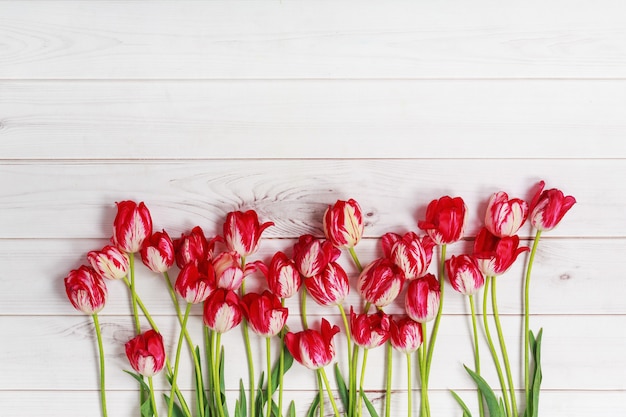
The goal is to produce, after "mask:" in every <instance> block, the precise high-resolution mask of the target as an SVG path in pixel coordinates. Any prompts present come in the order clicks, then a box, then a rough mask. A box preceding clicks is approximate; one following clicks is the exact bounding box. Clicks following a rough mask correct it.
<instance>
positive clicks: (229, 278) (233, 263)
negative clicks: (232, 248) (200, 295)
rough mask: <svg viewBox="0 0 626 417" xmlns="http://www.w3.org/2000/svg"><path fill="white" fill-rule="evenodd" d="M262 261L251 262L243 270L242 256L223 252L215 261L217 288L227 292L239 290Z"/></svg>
mask: <svg viewBox="0 0 626 417" xmlns="http://www.w3.org/2000/svg"><path fill="white" fill-rule="evenodd" d="M259 263H260V261H257V262H250V263H248V264H246V265H245V267H244V268H243V269H242V268H241V256H240V255H239V254H238V253H237V252H222V253H220V254H219V255H217V256H216V257H215V259H214V260H213V267H214V268H215V277H216V279H217V286H218V287H219V288H224V289H227V290H238V289H239V287H241V283H242V282H243V280H244V278H245V277H247V276H248V275H250V274H252V273H254V272H255V271H256V270H257V268H258V264H259Z"/></svg>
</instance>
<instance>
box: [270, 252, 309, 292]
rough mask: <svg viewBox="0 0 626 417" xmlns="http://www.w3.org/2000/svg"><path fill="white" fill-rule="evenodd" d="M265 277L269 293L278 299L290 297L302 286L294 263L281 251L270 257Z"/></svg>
mask: <svg viewBox="0 0 626 417" xmlns="http://www.w3.org/2000/svg"><path fill="white" fill-rule="evenodd" d="M265 276H266V279H267V286H268V287H269V289H270V291H271V292H273V293H274V294H276V296H278V297H279V298H290V297H292V296H293V295H295V294H296V293H297V292H298V290H300V286H301V285H302V278H301V277H300V273H299V272H298V268H297V267H296V264H295V262H294V261H293V260H292V259H289V258H288V257H287V255H286V254H285V253H284V252H281V251H278V252H276V253H275V254H274V256H273V257H272V260H271V262H270V266H269V269H268V271H267V273H266V274H265Z"/></svg>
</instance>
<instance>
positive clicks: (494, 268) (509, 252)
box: [474, 227, 528, 276]
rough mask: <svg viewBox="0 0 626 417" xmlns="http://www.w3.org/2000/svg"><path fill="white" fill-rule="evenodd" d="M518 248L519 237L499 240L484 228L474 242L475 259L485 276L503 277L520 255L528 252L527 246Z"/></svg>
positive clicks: (506, 237) (507, 237)
mask: <svg viewBox="0 0 626 417" xmlns="http://www.w3.org/2000/svg"><path fill="white" fill-rule="evenodd" d="M518 246H519V236H517V235H516V236H505V237H502V238H499V237H496V236H494V235H492V234H491V233H490V232H489V230H487V228H485V227H483V228H482V229H481V230H480V232H478V235H476V240H475V241H474V257H475V258H476V260H477V262H478V266H479V267H480V270H481V271H482V273H483V274H484V275H485V276H497V275H502V274H503V273H505V272H506V271H507V270H508V269H509V268H510V267H511V265H513V263H514V262H515V260H516V259H517V257H518V256H519V255H520V254H522V253H523V252H525V251H527V250H528V247H526V246H524V247H521V248H520V247H518Z"/></svg>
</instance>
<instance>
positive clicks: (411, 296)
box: [404, 273, 441, 323]
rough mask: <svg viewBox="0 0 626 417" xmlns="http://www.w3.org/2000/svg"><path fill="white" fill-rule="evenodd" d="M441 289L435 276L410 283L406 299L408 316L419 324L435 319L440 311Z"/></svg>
mask: <svg viewBox="0 0 626 417" xmlns="http://www.w3.org/2000/svg"><path fill="white" fill-rule="evenodd" d="M440 296H441V288H440V286H439V281H437V278H435V276H434V275H433V274H430V273H428V274H426V275H424V276H423V277H421V278H417V279H414V280H412V281H410V282H409V285H408V287H407V290H406V295H405V299H404V306H405V309H406V313H407V315H408V316H409V317H410V318H412V319H413V320H415V321H417V322H419V323H426V322H429V321H431V320H433V319H434V318H435V316H436V315H437V310H438V309H439V302H440Z"/></svg>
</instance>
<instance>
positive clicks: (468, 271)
mask: <svg viewBox="0 0 626 417" xmlns="http://www.w3.org/2000/svg"><path fill="white" fill-rule="evenodd" d="M445 266H446V273H447V275H448V279H449V280H450V284H452V288H454V289H455V290H456V291H458V292H460V293H461V294H463V295H474V294H475V293H476V291H478V290H479V289H480V288H482V286H483V285H485V277H484V276H483V274H482V272H481V271H480V267H479V266H478V263H477V262H476V259H475V258H474V257H473V256H470V255H460V256H454V255H453V256H451V257H450V258H449V259H447V260H446V262H445Z"/></svg>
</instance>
